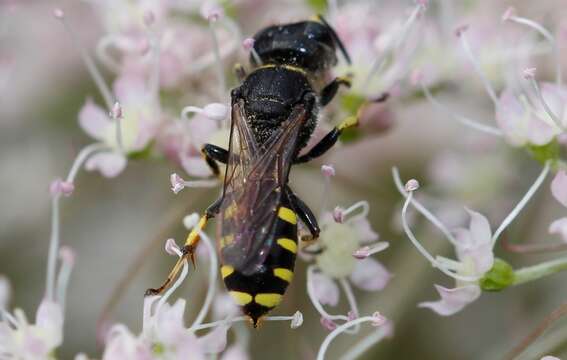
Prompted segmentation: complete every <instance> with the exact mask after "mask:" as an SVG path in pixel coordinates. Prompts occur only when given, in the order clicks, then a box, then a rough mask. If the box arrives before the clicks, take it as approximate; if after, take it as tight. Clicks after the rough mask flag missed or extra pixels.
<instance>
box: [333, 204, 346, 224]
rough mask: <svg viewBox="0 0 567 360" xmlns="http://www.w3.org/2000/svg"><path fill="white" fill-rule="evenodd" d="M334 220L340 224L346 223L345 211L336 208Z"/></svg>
mask: <svg viewBox="0 0 567 360" xmlns="http://www.w3.org/2000/svg"><path fill="white" fill-rule="evenodd" d="M333 220H335V222H336V223H338V224H342V223H343V222H344V221H345V210H344V209H343V208H341V207H340V206H336V207H335V209H334V210H333Z"/></svg>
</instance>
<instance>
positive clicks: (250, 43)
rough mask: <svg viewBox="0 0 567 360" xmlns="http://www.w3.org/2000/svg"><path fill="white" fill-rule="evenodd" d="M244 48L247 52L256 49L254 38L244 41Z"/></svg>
mask: <svg viewBox="0 0 567 360" xmlns="http://www.w3.org/2000/svg"><path fill="white" fill-rule="evenodd" d="M242 47H243V48H244V50H246V51H250V50H252V48H253V47H254V39H253V38H246V39H244V41H243V42H242Z"/></svg>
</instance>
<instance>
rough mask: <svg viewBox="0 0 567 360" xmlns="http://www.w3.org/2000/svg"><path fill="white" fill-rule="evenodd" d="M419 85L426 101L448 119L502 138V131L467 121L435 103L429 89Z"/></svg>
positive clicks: (421, 83)
mask: <svg viewBox="0 0 567 360" xmlns="http://www.w3.org/2000/svg"><path fill="white" fill-rule="evenodd" d="M419 83H420V86H421V89H422V91H423V93H424V94H425V97H426V98H427V100H428V101H429V102H430V103H431V104H432V105H433V106H434V107H436V108H437V109H438V110H439V111H441V112H444V113H445V114H447V115H449V116H450V117H452V118H453V119H455V120H457V121H458V122H460V123H461V124H463V125H465V126H468V127H470V128H472V129H474V130H477V131H481V132H483V133H486V134H489V135H494V136H500V137H501V136H503V134H502V131H501V130H500V129H498V128H496V127H493V126H489V125H484V124H482V123H480V122H478V121H476V120H472V119H469V118H467V117H465V116H462V115H460V114H457V113H455V112H453V111H452V110H451V109H449V108H448V107H447V106H445V105H443V104H441V103H440V102H439V101H437V100H436V99H435V98H434V97H433V95H432V94H431V92H430V91H429V88H428V87H427V86H425V84H424V83H423V82H421V81H420V82H419Z"/></svg>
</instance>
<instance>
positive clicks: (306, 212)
mask: <svg viewBox="0 0 567 360" xmlns="http://www.w3.org/2000/svg"><path fill="white" fill-rule="evenodd" d="M287 194H288V197H289V200H290V202H291V205H292V206H293V208H294V210H295V212H296V213H297V215H298V216H299V218H300V219H301V221H302V222H303V223H304V224H305V226H307V229H309V232H310V233H311V238H309V239H306V240H305V241H310V242H311V241H315V240H317V238H318V237H319V233H320V232H321V229H320V228H319V224H318V223H317V218H316V217H315V215H314V214H313V211H311V209H310V208H309V206H307V204H305V203H304V202H303V200H301V199H300V198H299V197H298V196H297V195H295V194H294V193H293V191H292V190H291V188H290V187H289V186H288V187H287ZM302 240H303V239H302Z"/></svg>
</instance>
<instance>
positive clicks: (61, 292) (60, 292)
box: [57, 246, 75, 313]
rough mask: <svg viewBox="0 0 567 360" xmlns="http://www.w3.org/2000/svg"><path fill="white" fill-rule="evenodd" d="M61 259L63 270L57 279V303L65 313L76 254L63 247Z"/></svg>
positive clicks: (60, 253) (60, 251)
mask: <svg viewBox="0 0 567 360" xmlns="http://www.w3.org/2000/svg"><path fill="white" fill-rule="evenodd" d="M59 257H60V258H61V268H60V270H59V276H58V277H57V301H58V303H59V305H60V306H61V311H63V313H64V312H65V299H66V295H67V287H68V285H69V278H70V276H71V271H72V270H73V266H74V265H75V252H74V251H73V249H71V248H70V247H68V246H62V247H61V249H59Z"/></svg>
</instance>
